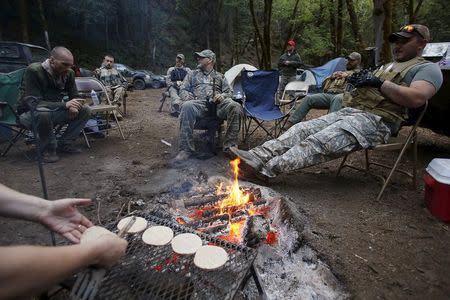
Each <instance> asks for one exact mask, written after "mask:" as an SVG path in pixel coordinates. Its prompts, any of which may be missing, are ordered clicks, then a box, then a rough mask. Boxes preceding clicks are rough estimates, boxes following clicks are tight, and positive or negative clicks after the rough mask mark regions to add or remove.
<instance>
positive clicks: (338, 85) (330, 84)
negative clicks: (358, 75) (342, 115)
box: [323, 71, 354, 94]
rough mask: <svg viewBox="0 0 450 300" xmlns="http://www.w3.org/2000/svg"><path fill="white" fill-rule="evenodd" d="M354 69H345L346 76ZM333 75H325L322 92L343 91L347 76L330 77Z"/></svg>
mask: <svg viewBox="0 0 450 300" xmlns="http://www.w3.org/2000/svg"><path fill="white" fill-rule="evenodd" d="M353 72H354V71H346V72H345V73H347V74H348V75H347V76H350V75H352V74H353ZM332 76H333V75H331V76H329V77H327V78H326V79H325V80H324V82H323V92H324V93H327V94H342V93H343V92H344V88H345V83H346V81H347V77H344V78H332Z"/></svg>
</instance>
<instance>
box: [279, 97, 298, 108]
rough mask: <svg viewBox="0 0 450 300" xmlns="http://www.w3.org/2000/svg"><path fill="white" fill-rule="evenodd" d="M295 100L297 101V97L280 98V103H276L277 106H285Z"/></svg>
mask: <svg viewBox="0 0 450 300" xmlns="http://www.w3.org/2000/svg"><path fill="white" fill-rule="evenodd" d="M295 101H297V98H294V99H292V100H280V104H278V106H285V105H288V104H291V103H294V102H295Z"/></svg>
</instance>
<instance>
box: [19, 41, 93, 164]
mask: <svg viewBox="0 0 450 300" xmlns="http://www.w3.org/2000/svg"><path fill="white" fill-rule="evenodd" d="M72 65H73V55H72V53H71V52H70V51H69V49H67V48H64V47H55V48H53V50H52V51H51V52H50V57H49V58H48V59H46V60H45V61H44V62H43V63H33V64H31V65H29V66H28V67H27V69H26V71H25V74H24V77H23V80H22V85H21V87H20V94H19V105H18V107H17V112H18V114H19V120H20V123H21V124H22V125H24V126H25V127H27V128H30V129H31V128H32V118H31V112H30V108H29V106H28V104H27V103H26V101H25V98H26V97H27V96H35V97H37V99H38V101H37V111H36V116H37V120H36V121H37V129H38V133H39V137H40V140H41V150H42V154H43V158H44V161H45V162H56V161H58V160H59V157H58V155H57V154H56V152H57V151H58V152H60V153H79V152H81V150H80V149H79V148H75V147H73V146H72V145H71V144H72V142H73V141H74V140H75V139H76V138H77V137H78V136H79V134H80V131H81V130H82V128H83V127H84V126H85V124H86V122H87V120H88V119H89V117H90V109H89V106H87V105H84V104H83V103H84V99H80V98H79V95H78V91H77V87H76V85H75V73H74V72H73V71H72V69H71V66H72ZM55 124H62V125H64V124H68V125H69V126H68V127H67V129H66V130H65V131H64V134H63V135H62V136H61V137H60V138H59V140H58V141H56V137H55V134H54V131H53V127H54V125H55Z"/></svg>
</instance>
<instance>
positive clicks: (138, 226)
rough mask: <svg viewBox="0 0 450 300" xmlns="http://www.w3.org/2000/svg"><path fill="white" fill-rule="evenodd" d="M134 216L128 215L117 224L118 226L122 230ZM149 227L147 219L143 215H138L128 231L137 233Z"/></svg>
mask: <svg viewBox="0 0 450 300" xmlns="http://www.w3.org/2000/svg"><path fill="white" fill-rule="evenodd" d="M131 218H132V217H126V218H123V219H122V220H120V221H119V224H117V228H118V229H119V231H120V230H122V229H123V228H124V227H125V226H126V225H127V223H128V221H130V219H131ZM145 228H147V220H145V219H144V218H141V217H136V222H134V224H133V226H131V228H130V229H129V230H128V231H127V233H137V232H141V231H143V230H145Z"/></svg>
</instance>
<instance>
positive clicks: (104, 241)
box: [82, 234, 128, 267]
mask: <svg viewBox="0 0 450 300" xmlns="http://www.w3.org/2000/svg"><path fill="white" fill-rule="evenodd" d="M82 245H85V246H87V247H91V250H92V251H93V255H94V265H95V266H98V267H110V266H112V265H113V264H114V263H116V262H117V261H118V260H119V258H121V257H122V256H124V255H125V253H126V250H127V246H128V242H127V241H126V240H125V239H122V238H119V237H117V236H114V235H111V234H104V235H101V236H99V237H98V238H97V239H95V240H91V241H88V242H86V243H83V244H82Z"/></svg>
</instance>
